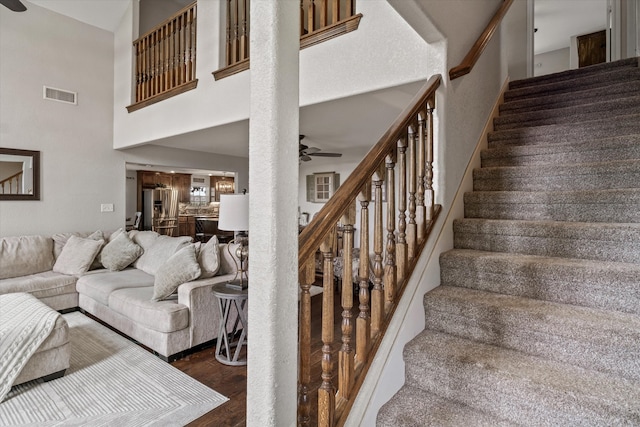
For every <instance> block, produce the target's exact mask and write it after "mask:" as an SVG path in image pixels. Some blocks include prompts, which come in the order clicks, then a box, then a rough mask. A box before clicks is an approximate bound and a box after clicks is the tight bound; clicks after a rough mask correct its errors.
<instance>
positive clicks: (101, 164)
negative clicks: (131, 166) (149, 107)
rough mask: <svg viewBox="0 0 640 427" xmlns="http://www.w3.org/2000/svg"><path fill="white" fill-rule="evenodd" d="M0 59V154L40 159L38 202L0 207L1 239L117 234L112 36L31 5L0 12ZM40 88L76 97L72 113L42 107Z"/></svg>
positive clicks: (120, 199)
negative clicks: (23, 153) (10, 151)
mask: <svg viewBox="0 0 640 427" xmlns="http://www.w3.org/2000/svg"><path fill="white" fill-rule="evenodd" d="M0 58H2V59H1V60H0V93H1V96H0V146H2V147H9V148H20V149H26V150H38V151H40V152H41V183H40V184H41V200H40V201H0V236H10V235H22V234H52V233H55V232H62V231H73V230H77V231H92V230H96V229H113V228H116V227H121V226H124V218H125V197H124V187H125V169H124V161H123V155H122V154H121V153H119V152H116V151H114V150H113V131H112V124H113V34H111V33H109V32H107V31H104V30H100V29H98V28H96V27H92V26H89V25H86V24H83V23H80V22H79V21H76V20H73V19H70V18H67V17H64V16H62V15H58V14H56V13H53V12H51V11H49V10H46V9H43V8H41V7H38V6H36V5H30V6H29V10H28V12H25V13H14V12H11V11H9V10H8V9H7V8H5V7H0ZM43 85H48V86H52V87H55V88H61V89H66V90H70V91H74V92H78V105H75V106H74V105H68V104H63V103H59V102H53V101H47V100H43V99H42V87H43ZM102 203H113V204H114V212H109V213H100V204H102Z"/></svg>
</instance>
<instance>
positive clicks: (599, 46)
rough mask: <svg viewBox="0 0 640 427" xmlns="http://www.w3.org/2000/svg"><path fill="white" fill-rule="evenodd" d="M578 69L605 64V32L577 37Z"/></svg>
mask: <svg viewBox="0 0 640 427" xmlns="http://www.w3.org/2000/svg"><path fill="white" fill-rule="evenodd" d="M577 41H578V67H579V68H582V67H588V66H589V65H595V64H600V63H602V62H607V32H606V30H602V31H597V32H595V33H591V34H585V35H583V36H578V37H577Z"/></svg>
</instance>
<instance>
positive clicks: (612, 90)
mask: <svg viewBox="0 0 640 427" xmlns="http://www.w3.org/2000/svg"><path fill="white" fill-rule="evenodd" d="M639 91H640V80H633V81H631V82H622V83H612V84H610V85H608V86H603V87H600V88H595V89H586V90H577V91H575V92H571V93H560V94H544V93H542V94H540V95H539V96H536V97H534V98H525V99H520V100H515V101H509V102H505V103H503V104H501V105H500V107H499V110H500V117H503V116H504V117H507V116H509V115H511V114H518V113H524V112H527V111H540V110H546V109H556V108H564V107H571V106H576V105H582V104H588V103H593V102H599V101H608V100H615V99H624V98H627V97H632V96H636V95H637V94H638V92H639Z"/></svg>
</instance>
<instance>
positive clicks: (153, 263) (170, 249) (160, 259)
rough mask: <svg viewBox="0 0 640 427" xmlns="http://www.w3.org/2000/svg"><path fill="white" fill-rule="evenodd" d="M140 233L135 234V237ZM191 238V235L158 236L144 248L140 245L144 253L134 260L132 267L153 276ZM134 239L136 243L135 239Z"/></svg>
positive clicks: (187, 243) (188, 243) (189, 241)
mask: <svg viewBox="0 0 640 427" xmlns="http://www.w3.org/2000/svg"><path fill="white" fill-rule="evenodd" d="M140 234H141V233H138V234H136V237H137V236H139V235H140ZM191 240H192V239H191V237H188V236H182V237H170V236H158V237H157V238H156V239H155V241H154V242H153V244H152V245H151V247H149V248H146V247H144V246H143V245H140V246H142V248H143V249H144V253H143V254H142V256H140V258H138V260H137V261H136V262H135V264H134V267H136V268H137V269H138V270H142V271H144V272H145V273H147V274H151V275H152V276H155V275H156V272H157V271H158V269H159V268H160V267H161V266H162V265H164V263H166V262H167V260H168V259H169V257H171V256H172V255H173V254H175V253H176V252H178V250H180V249H182V248H184V247H185V246H187V245H190V244H191ZM134 241H135V242H136V243H138V242H137V241H136V240H135V239H134ZM138 244H139V243H138Z"/></svg>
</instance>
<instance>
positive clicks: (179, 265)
mask: <svg viewBox="0 0 640 427" xmlns="http://www.w3.org/2000/svg"><path fill="white" fill-rule="evenodd" d="M199 276H200V265H199V264H198V260H197V259H196V249H195V246H194V245H193V244H190V245H188V246H185V247H183V248H182V249H180V250H179V251H178V252H176V253H175V254H173V255H171V257H169V259H168V260H167V261H166V262H165V263H164V264H162V266H161V267H160V268H159V269H158V271H157V272H156V275H155V280H154V283H153V297H152V298H151V299H152V301H160V300H163V299H165V298H167V297H168V296H170V295H171V294H173V293H174V292H175V291H176V290H177V289H178V286H180V285H181V284H182V283H185V282H190V281H191V280H195V279H197V278H198V277H199Z"/></svg>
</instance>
